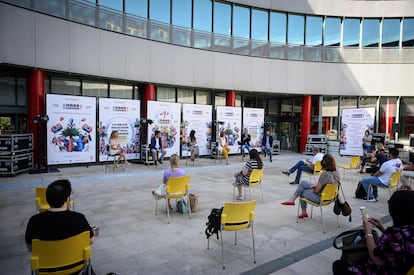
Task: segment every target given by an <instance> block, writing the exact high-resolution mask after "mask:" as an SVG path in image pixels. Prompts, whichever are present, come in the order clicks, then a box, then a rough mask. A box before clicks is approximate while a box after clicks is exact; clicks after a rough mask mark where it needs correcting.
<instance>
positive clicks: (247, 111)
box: [242, 108, 264, 152]
mask: <svg viewBox="0 0 414 275" xmlns="http://www.w3.org/2000/svg"><path fill="white" fill-rule="evenodd" d="M244 128H246V129H247V131H248V133H249V135H250V147H252V149H256V150H257V151H259V152H260V151H261V146H262V137H263V128H264V109H259V108H243V129H244ZM243 129H242V133H243Z"/></svg>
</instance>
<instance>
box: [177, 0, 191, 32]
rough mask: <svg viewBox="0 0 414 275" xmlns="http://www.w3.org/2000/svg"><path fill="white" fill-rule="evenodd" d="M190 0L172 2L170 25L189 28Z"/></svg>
mask: <svg viewBox="0 0 414 275" xmlns="http://www.w3.org/2000/svg"><path fill="white" fill-rule="evenodd" d="M191 10H192V6H191V0H173V1H172V24H173V25H175V26H180V27H186V28H191Z"/></svg>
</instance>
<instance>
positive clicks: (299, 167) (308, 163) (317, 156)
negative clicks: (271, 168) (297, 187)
mask: <svg viewBox="0 0 414 275" xmlns="http://www.w3.org/2000/svg"><path fill="white" fill-rule="evenodd" d="M312 153H313V155H314V156H313V158H312V160H310V159H307V160H300V161H298V162H297V163H296V164H295V165H294V166H293V167H292V168H290V169H289V170H285V171H282V173H283V174H285V175H288V176H290V174H292V173H294V172H295V171H297V172H296V178H295V180H294V181H292V182H291V183H290V184H299V181H300V176H301V175H302V171H305V172H308V173H313V168H314V167H315V164H316V162H318V161H321V160H322V158H323V154H322V153H321V152H320V150H319V147H317V146H313V147H312Z"/></svg>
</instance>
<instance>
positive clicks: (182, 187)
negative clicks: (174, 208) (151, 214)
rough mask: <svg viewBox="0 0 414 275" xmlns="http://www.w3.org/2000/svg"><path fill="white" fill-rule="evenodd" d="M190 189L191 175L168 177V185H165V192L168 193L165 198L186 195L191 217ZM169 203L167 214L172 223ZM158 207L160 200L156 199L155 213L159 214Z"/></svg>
mask: <svg viewBox="0 0 414 275" xmlns="http://www.w3.org/2000/svg"><path fill="white" fill-rule="evenodd" d="M189 190H190V176H184V177H178V178H173V177H170V178H168V181H167V186H166V187H165V192H166V193H167V195H166V197H165V199H167V201H168V199H182V198H184V197H186V201H187V205H188V210H189V213H190V219H191V207H190V200H189V198H188V195H189ZM166 205H167V216H168V223H170V208H169V207H168V203H166ZM157 208H158V200H155V215H157Z"/></svg>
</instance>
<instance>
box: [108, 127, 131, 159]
mask: <svg viewBox="0 0 414 275" xmlns="http://www.w3.org/2000/svg"><path fill="white" fill-rule="evenodd" d="M109 153H110V154H111V155H116V154H119V157H118V159H117V160H116V164H117V165H118V163H119V161H120V160H121V159H123V160H124V162H125V163H126V164H127V165H130V163H129V162H128V161H127V159H126V157H125V152H124V149H123V148H122V147H121V144H120V142H119V136H118V131H112V132H111V135H110V137H109Z"/></svg>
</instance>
